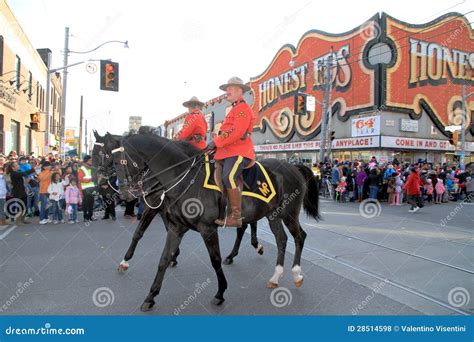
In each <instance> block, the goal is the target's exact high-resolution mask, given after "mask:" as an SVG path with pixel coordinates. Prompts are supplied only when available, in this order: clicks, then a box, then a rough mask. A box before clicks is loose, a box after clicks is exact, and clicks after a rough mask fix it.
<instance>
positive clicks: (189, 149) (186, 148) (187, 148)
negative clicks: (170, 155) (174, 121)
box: [124, 126, 199, 156]
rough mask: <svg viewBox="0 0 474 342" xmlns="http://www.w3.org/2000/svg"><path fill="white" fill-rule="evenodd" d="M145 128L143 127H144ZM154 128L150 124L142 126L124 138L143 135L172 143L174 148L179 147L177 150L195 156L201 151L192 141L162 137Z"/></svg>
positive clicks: (168, 143)
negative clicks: (135, 132)
mask: <svg viewBox="0 0 474 342" xmlns="http://www.w3.org/2000/svg"><path fill="white" fill-rule="evenodd" d="M142 128H143V129H142ZM152 129H153V128H151V127H149V126H142V127H140V129H139V130H138V134H130V135H127V136H125V137H124V138H130V137H134V136H143V137H150V138H152V139H155V140H157V141H161V142H162V143H166V144H167V145H171V146H172V148H175V149H177V151H176V152H182V153H184V154H186V155H187V156H193V155H196V154H198V153H199V150H198V149H196V148H195V147H194V146H193V145H192V144H191V143H189V142H188V141H184V140H171V139H168V138H165V137H161V136H159V135H156V134H155V133H153V131H152Z"/></svg>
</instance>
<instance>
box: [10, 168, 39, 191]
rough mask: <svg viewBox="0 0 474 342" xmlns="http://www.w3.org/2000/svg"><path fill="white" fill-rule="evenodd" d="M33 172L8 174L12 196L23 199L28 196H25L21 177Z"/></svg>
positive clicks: (23, 182)
mask: <svg viewBox="0 0 474 342" xmlns="http://www.w3.org/2000/svg"><path fill="white" fill-rule="evenodd" d="M34 172H35V170H29V171H26V172H19V171H12V172H10V179H11V181H12V191H11V192H12V195H13V197H15V198H25V197H27V196H28V195H27V194H26V190H25V181H24V180H23V177H26V176H28V175H30V174H32V173H34Z"/></svg>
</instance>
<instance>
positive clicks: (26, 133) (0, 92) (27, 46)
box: [0, 0, 62, 156]
mask: <svg viewBox="0 0 474 342" xmlns="http://www.w3.org/2000/svg"><path fill="white" fill-rule="evenodd" d="M50 56H51V51H50V50H49V49H40V50H36V49H35V48H34V47H33V46H32V44H31V42H30V41H29V40H28V37H27V36H26V35H25V33H24V32H23V30H22V28H21V26H20V24H19V23H18V21H17V20H16V18H15V16H14V15H13V13H12V11H11V9H10V8H9V7H8V5H7V3H6V2H5V1H4V0H0V152H1V153H3V154H8V153H10V151H16V152H17V153H18V154H20V153H22V154H29V153H31V152H33V153H35V155H36V156H38V155H44V152H45V129H46V124H45V122H46V112H45V109H46V103H45V101H46V79H47V78H46V76H47V70H48V69H47V63H48V62H50V60H51V58H50ZM50 87H51V88H50V89H51V96H50V100H51V102H50V129H49V132H48V134H49V143H50V148H49V150H50V151H51V150H54V149H55V148H57V145H58V144H59V131H60V129H59V128H60V119H59V117H60V115H59V112H60V108H61V97H62V87H61V78H60V76H59V74H53V75H51V85H50ZM33 113H38V114H39V116H38V117H39V123H38V124H39V127H38V130H37V131H35V130H33V129H32V128H31V127H30V123H31V117H30V114H33Z"/></svg>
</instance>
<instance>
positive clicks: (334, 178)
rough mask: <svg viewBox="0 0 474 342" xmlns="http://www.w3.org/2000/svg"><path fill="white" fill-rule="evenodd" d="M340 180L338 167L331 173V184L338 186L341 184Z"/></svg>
mask: <svg viewBox="0 0 474 342" xmlns="http://www.w3.org/2000/svg"><path fill="white" fill-rule="evenodd" d="M340 179H341V175H340V174H339V169H338V168H337V167H334V168H333V169H332V173H331V183H332V184H337V183H339V180H340Z"/></svg>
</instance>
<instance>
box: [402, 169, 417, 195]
mask: <svg viewBox="0 0 474 342" xmlns="http://www.w3.org/2000/svg"><path fill="white" fill-rule="evenodd" d="M420 184H421V179H420V175H419V174H418V172H413V173H412V174H410V175H409V176H408V179H407V182H406V183H405V186H404V188H405V190H406V191H407V195H411V196H420Z"/></svg>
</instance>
